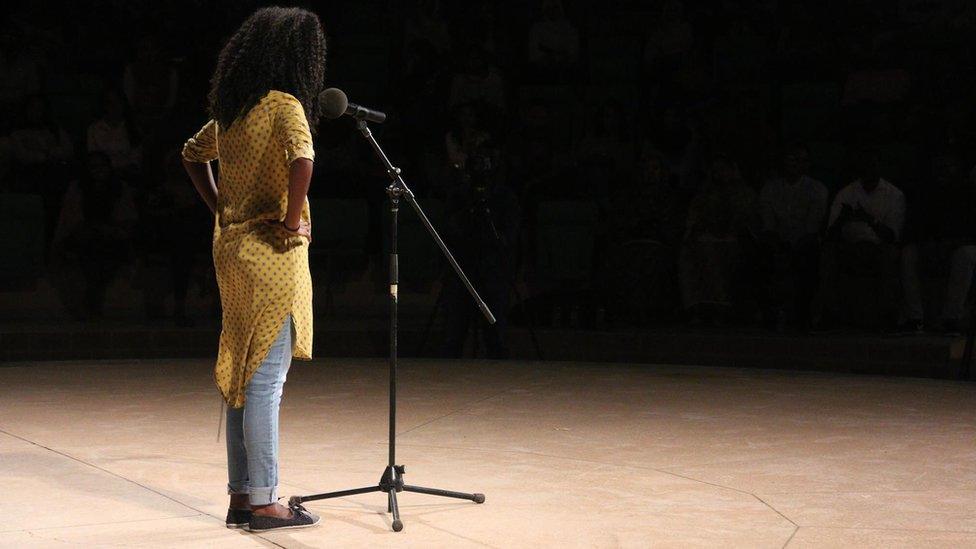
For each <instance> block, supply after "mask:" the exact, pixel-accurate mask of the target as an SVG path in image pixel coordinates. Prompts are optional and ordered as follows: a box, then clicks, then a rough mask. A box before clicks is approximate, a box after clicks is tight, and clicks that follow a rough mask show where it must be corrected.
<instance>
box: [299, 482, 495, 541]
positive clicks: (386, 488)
mask: <svg viewBox="0 0 976 549" xmlns="http://www.w3.org/2000/svg"><path fill="white" fill-rule="evenodd" d="M405 470H406V468H405V467H404V466H403V465H394V466H393V467H392V468H391V467H390V466H389V465H387V467H386V469H385V470H384V471H383V476H381V477H380V481H379V483H378V484H377V485H376V486H366V487H365V488H353V489H351V490H339V491H338V492H326V493H324V494H313V495H311V496H292V497H291V498H289V499H288V503H290V504H294V503H302V502H304V501H315V500H318V499H330V498H341V497H345V496H352V495H355V494H366V493H370V492H386V494H387V502H386V512H387V513H393V531H394V532H399V531H400V530H403V521H401V520H400V508H399V507H398V506H397V497H396V494H397V492H416V493H418V494H429V495H432V496H442V497H447V498H456V499H468V500H471V501H473V502H475V503H484V502H485V495H484V494H468V493H465V492H453V491H451V490H440V489H438V488H425V487H423V486H413V485H410V484H404V483H403V473H404V471H405Z"/></svg>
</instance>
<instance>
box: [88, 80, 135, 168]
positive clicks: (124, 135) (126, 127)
mask: <svg viewBox="0 0 976 549" xmlns="http://www.w3.org/2000/svg"><path fill="white" fill-rule="evenodd" d="M87 143H88V152H94V151H99V152H103V153H105V154H106V155H108V157H109V159H110V160H111V162H112V169H114V170H115V171H116V172H117V173H119V174H134V173H137V172H138V171H139V165H140V163H141V162H142V148H141V147H140V146H139V144H140V139H139V135H138V133H137V132H136V128H135V125H134V124H133V121H132V117H131V116H130V114H129V108H128V105H127V104H126V102H125V96H124V95H122V93H120V92H119V91H118V90H115V89H108V90H106V91H105V93H104V94H102V104H101V112H100V113H99V115H98V119H96V120H95V121H94V122H92V123H91V124H89V126H88V131H87Z"/></svg>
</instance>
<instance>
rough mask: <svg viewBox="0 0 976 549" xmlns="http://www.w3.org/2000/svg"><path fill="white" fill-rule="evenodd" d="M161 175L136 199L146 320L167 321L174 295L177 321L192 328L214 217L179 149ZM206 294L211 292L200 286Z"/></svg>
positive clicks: (167, 158) (164, 164)
mask: <svg viewBox="0 0 976 549" xmlns="http://www.w3.org/2000/svg"><path fill="white" fill-rule="evenodd" d="M156 171H158V172H159V176H157V177H150V178H148V180H149V181H152V182H153V183H151V184H150V185H149V186H148V188H146V189H145V191H144V192H143V193H141V194H140V197H139V200H138V201H137V206H138V208H139V218H140V220H141V223H140V224H139V229H138V231H137V233H136V234H137V236H138V239H139V242H140V246H139V249H138V253H139V259H140V261H141V262H142V265H143V266H144V267H146V268H145V269H143V270H144V274H145V276H144V279H143V280H142V281H141V283H142V286H143V288H142V289H143V301H144V304H145V307H146V316H147V317H148V318H150V319H157V318H161V317H163V316H164V300H165V299H166V297H167V296H168V295H170V293H172V296H173V315H172V318H173V320H174V322H175V323H176V325H177V326H191V325H192V324H193V323H192V321H191V319H190V317H189V315H188V314H187V298H188V295H189V289H190V283H191V281H192V279H193V273H194V271H195V270H196V269H197V268H198V267H199V265H200V264H201V261H199V259H200V258H201V257H203V256H205V255H206V253H207V250H208V245H209V244H210V241H211V237H210V235H211V233H212V232H213V225H214V218H213V215H212V214H211V213H210V212H209V211H208V210H207V208H205V207H203V206H202V205H201V203H200V198H199V196H197V192H196V190H195V189H194V188H193V185H192V183H191V182H190V181H189V180H188V179H187V178H186V172H185V171H184V170H183V166H182V164H181V162H180V149H179V148H175V149H170V150H169V151H168V152H167V153H166V155H165V156H164V158H163V161H162V162H161V165H160V166H159V168H158V169H157V170H156ZM204 263H206V264H212V262H210V261H207V262H204ZM160 275H163V276H162V277H161V276H160ZM211 289H212V288H211ZM201 293H204V294H206V293H208V289H207V288H201Z"/></svg>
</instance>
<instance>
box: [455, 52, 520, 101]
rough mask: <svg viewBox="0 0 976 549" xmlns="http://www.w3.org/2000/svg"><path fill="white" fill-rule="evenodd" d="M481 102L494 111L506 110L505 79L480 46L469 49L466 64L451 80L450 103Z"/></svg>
mask: <svg viewBox="0 0 976 549" xmlns="http://www.w3.org/2000/svg"><path fill="white" fill-rule="evenodd" d="M474 102H481V103H484V104H485V105H486V106H487V107H490V108H491V110H492V111H494V112H493V113H490V114H503V113H504V112H505V105H506V103H505V79H504V78H503V77H502V75H501V73H500V72H499V71H498V69H497V68H495V67H494V66H492V64H491V63H490V62H489V61H488V56H487V54H486V53H485V52H484V50H482V49H481V48H480V47H478V46H472V47H470V48H469V49H468V53H467V57H466V58H465V60H464V66H463V68H462V69H461V71H460V72H457V73H455V75H454V78H453V79H452V80H451V92H450V97H449V98H448V105H449V106H450V107H451V108H454V107H455V106H457V105H460V104H462V103H474Z"/></svg>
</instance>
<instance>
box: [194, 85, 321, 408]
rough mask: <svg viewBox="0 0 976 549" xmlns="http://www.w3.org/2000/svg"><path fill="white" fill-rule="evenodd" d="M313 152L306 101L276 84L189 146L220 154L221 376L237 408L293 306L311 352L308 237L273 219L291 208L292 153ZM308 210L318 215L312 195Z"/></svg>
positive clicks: (298, 337)
mask: <svg viewBox="0 0 976 549" xmlns="http://www.w3.org/2000/svg"><path fill="white" fill-rule="evenodd" d="M314 156H315V153H314V151H313V149H312V136H311V132H309V127H308V121H307V119H306V118H305V111H304V109H302V104H301V102H299V101H298V100H297V99H296V98H295V97H294V96H292V95H290V94H287V93H284V92H280V91H274V90H272V91H271V92H269V93H268V94H267V95H266V96H264V97H263V98H262V99H261V100H260V101H259V102H258V104H257V105H255V106H254V107H253V108H252V109H251V111H250V112H248V113H247V115H245V116H244V117H242V118H238V119H237V120H236V121H234V123H233V124H231V126H230V128H227V129H223V128H219V127H218V124H217V122H215V121H214V120H211V121H210V122H208V123H207V124H206V125H205V126H204V127H203V128H202V129H201V130H200V131H199V132H197V134H196V135H194V136H193V137H192V138H190V139H189V140H188V141H187V142H186V145H185V146H184V147H183V158H185V159H187V160H189V161H192V162H209V161H211V160H217V159H219V161H220V171H219V176H218V181H217V218H216V222H215V224H214V237H213V258H214V266H215V268H216V271H217V285H218V286H219V287H220V301H221V305H222V306H223V325H222V329H221V332H220V348H219V350H218V353H217V365H216V367H215V368H214V382H215V383H216V384H217V387H218V388H220V392H221V393H222V394H223V396H224V399H225V400H226V401H227V404H228V405H229V406H232V407H234V408H240V407H241V406H243V405H244V400H245V395H244V390H245V388H246V387H247V383H248V381H250V379H251V376H252V375H253V374H254V372H255V371H256V370H257V369H258V367H259V366H260V365H261V362H262V361H263V360H264V358H265V356H266V355H267V354H268V351H269V350H270V349H271V344H272V343H273V342H274V340H275V337H276V336H277V335H278V332H279V330H280V329H281V325H282V323H283V322H284V321H285V318H286V316H287V315H288V314H289V313H291V314H292V316H293V318H294V321H295V325H294V328H295V329H294V337H293V347H292V355H293V357H294V358H297V359H303V360H308V359H311V358H312V278H311V275H310V273H309V270H308V241H306V240H305V239H304V238H302V237H297V236H290V235H289V234H288V233H287V232H284V231H283V229H281V228H279V227H274V226H271V225H269V224H268V223H267V220H274V221H280V220H282V219H284V217H285V211H286V209H287V206H288V168H289V165H290V164H291V162H292V161H293V160H295V159H296V158H308V159H310V160H314ZM302 219H303V220H305V221H308V222H311V214H310V212H309V206H308V200H306V201H305V205H304V206H303V207H302Z"/></svg>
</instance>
